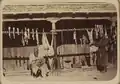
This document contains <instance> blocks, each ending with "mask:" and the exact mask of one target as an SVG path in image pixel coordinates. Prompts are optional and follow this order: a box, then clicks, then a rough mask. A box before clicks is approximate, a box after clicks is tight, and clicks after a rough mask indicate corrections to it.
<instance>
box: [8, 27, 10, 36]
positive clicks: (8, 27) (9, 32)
mask: <svg viewBox="0 0 120 84" xmlns="http://www.w3.org/2000/svg"><path fill="white" fill-rule="evenodd" d="M10 30H11V27H8V34H9V38H11V31H10Z"/></svg>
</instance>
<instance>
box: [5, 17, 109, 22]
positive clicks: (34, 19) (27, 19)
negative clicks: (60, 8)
mask: <svg viewBox="0 0 120 84" xmlns="http://www.w3.org/2000/svg"><path fill="white" fill-rule="evenodd" d="M47 19H48V18H47ZM47 19H45V18H32V19H30V18H23V19H3V22H7V21H11V22H12V21H13V22H14V21H39V20H46V21H47ZM59 19H60V20H69V19H71V20H79V19H81V20H82V19H108V20H110V17H75V18H72V17H62V18H59Z"/></svg>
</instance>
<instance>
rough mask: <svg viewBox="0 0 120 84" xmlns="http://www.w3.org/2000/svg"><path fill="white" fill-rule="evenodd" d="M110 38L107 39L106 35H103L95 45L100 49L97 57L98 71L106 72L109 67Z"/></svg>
mask: <svg viewBox="0 0 120 84" xmlns="http://www.w3.org/2000/svg"><path fill="white" fill-rule="evenodd" d="M108 41H109V40H108V38H105V35H104V34H103V35H101V39H100V40H99V41H98V42H96V43H95V45H96V46H97V47H99V49H98V51H97V53H96V55H97V60H96V66H97V70H99V71H101V72H102V71H103V72H106V71H107V65H108V52H107V46H108Z"/></svg>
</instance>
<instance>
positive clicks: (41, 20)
mask: <svg viewBox="0 0 120 84" xmlns="http://www.w3.org/2000/svg"><path fill="white" fill-rule="evenodd" d="M117 17H118V14H117V9H116V7H115V5H114V4H112V3H107V2H64V3H62V2H59V3H58V2H50V3H39V4H20V5H19V4H10V5H8V4H7V5H4V6H3V9H2V55H1V56H2V75H3V77H4V78H5V79H6V80H8V81H13V82H14V81H16V82H36V81H37V82H40V81H69V82H70V81H110V80H112V79H114V78H115V77H116V75H117V70H118V56H117V53H118V48H117V46H118V39H117V37H118V34H117V31H118V20H117Z"/></svg>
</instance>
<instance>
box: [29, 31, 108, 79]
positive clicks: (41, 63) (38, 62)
mask: <svg viewBox="0 0 120 84" xmlns="http://www.w3.org/2000/svg"><path fill="white" fill-rule="evenodd" d="M108 44H109V38H108V37H106V35H105V33H104V32H103V33H102V34H101V35H100V37H99V39H98V40H95V41H93V42H92V43H91V44H90V48H93V49H94V48H95V50H96V51H95V53H96V68H97V70H98V71H100V72H107V65H108ZM43 47H44V45H43ZM41 48H42V46H41ZM43 50H44V49H43ZM39 51H40V50H39V47H38V48H35V49H34V53H32V54H30V56H29V61H30V70H31V75H32V76H33V77H39V76H41V77H46V76H48V75H49V73H50V72H51V69H53V64H55V63H53V59H51V58H48V55H46V56H45V55H44V56H43V57H41V56H39V55H40V54H42V53H39ZM41 52H42V51H41ZM43 53H47V50H46V52H43ZM91 53H92V55H93V52H91Z"/></svg>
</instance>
